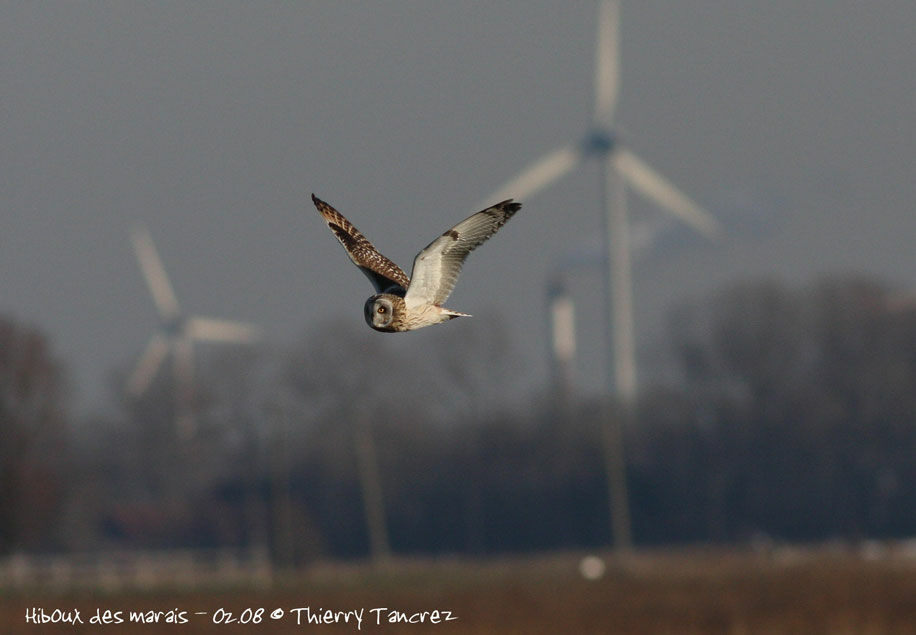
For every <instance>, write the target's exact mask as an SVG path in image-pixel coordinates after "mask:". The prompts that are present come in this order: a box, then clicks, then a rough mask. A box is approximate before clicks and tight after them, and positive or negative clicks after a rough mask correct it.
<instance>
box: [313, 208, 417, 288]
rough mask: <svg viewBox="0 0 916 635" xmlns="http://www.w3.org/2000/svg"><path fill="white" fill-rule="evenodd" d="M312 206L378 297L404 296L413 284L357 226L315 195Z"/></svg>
mask: <svg viewBox="0 0 916 635" xmlns="http://www.w3.org/2000/svg"><path fill="white" fill-rule="evenodd" d="M312 202H313V203H315V207H316V208H318V213H319V214H321V216H322V217H323V218H324V220H325V222H327V224H328V227H330V228H331V231H332V232H334V235H335V236H337V240H339V241H340V244H341V245H343V246H344V249H346V250H347V254H348V255H349V256H350V260H352V261H353V264H355V265H356V266H357V267H359V270H360V271H362V272H363V273H364V274H366V277H367V278H369V281H370V282H371V283H372V286H373V287H375V290H376V292H377V293H384V292H386V291H392V287H394V291H395V292H400V293H403V292H404V290H405V289H406V288H407V285H408V284H410V278H408V277H407V274H406V273H404V271H403V270H402V269H401V268H400V267H398V266H397V265H396V264H394V263H393V262H391V261H390V260H388V258H386V257H385V256H383V255H382V254H380V253H379V251H378V250H377V249H376V248H375V247H373V246H372V243H370V242H369V240H368V239H367V238H366V237H365V236H363V235H362V234H361V233H360V231H359V230H358V229H356V227H354V226H353V223H351V222H350V221H348V220H347V219H346V218H344V215H343V214H341V213H340V212H338V211H337V210H336V209H334V208H333V207H331V206H330V205H328V204H327V203H325V202H324V201H322V200H321V199H320V198H318V197H317V196H315V195H314V194H312Z"/></svg>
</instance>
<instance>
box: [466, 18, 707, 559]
mask: <svg viewBox="0 0 916 635" xmlns="http://www.w3.org/2000/svg"><path fill="white" fill-rule="evenodd" d="M619 21H620V2H619V0H601V1H600V4H599V7H598V37H597V44H596V52H595V76H594V91H595V95H594V96H595V101H594V111H593V113H592V123H591V127H590V128H589V130H588V131H587V133H586V135H585V138H584V139H582V140H581V141H579V142H574V143H570V144H568V145H564V146H562V147H560V148H558V149H556V150H553V151H552V152H549V153H547V154H546V155H544V156H543V157H542V158H540V159H538V160H537V161H535V162H533V163H532V164H530V165H529V166H528V167H527V168H525V169H524V170H522V172H520V173H519V174H518V175H517V176H516V177H515V178H513V179H512V180H510V181H509V182H508V183H506V184H505V185H504V186H503V187H502V188H500V189H499V190H498V191H497V192H496V193H494V194H493V195H492V196H490V197H489V198H488V199H487V201H499V200H503V199H505V198H515V199H516V200H522V201H527V200H529V199H530V198H531V197H532V196H534V195H535V194H536V193H537V192H539V191H541V190H542V189H544V188H546V187H547V186H549V185H551V184H552V183H554V182H555V181H557V180H558V179H560V178H561V177H563V176H565V175H566V174H568V173H569V172H571V171H572V170H573V169H575V168H577V167H578V166H580V165H581V164H582V163H584V162H585V161H586V160H588V159H592V158H594V159H596V160H597V161H598V162H599V163H600V165H601V174H602V178H601V198H602V202H603V208H604V218H605V230H606V233H607V263H608V267H607V271H606V284H607V288H608V292H607V299H608V308H607V312H608V314H607V322H608V329H609V336H608V346H609V350H608V367H609V368H613V373H612V374H613V377H614V384H615V391H616V394H617V396H618V399H619V400H620V403H621V405H622V407H623V411H624V412H625V413H626V414H625V415H624V417H630V416H632V407H633V405H634V403H635V399H636V345H635V336H634V325H633V288H632V285H633V282H632V274H631V255H630V242H629V238H630V228H629V217H628V213H627V204H626V186H628V185H629V186H630V187H632V188H633V189H634V190H636V191H637V192H639V193H640V194H642V195H643V196H645V197H647V198H649V199H650V200H652V201H654V202H655V203H656V204H657V205H659V206H660V207H662V208H663V209H665V210H667V211H668V212H669V213H671V214H673V215H674V216H676V217H678V218H680V219H681V220H682V221H683V222H685V223H687V224H688V225H690V226H692V227H693V228H694V229H696V230H697V231H699V232H700V233H702V234H705V235H706V236H709V237H712V236H715V235H716V234H717V233H718V232H719V231H720V227H719V223H718V221H716V219H715V218H714V217H713V216H712V215H710V214H709V213H708V212H707V211H705V210H704V209H702V208H701V207H700V206H699V205H697V204H696V203H694V202H693V201H691V200H690V199H689V198H688V197H687V196H686V195H685V194H683V193H682V192H681V191H680V190H678V189H677V188H676V187H675V186H674V185H672V184H671V183H670V182H669V181H668V180H667V179H665V178H664V177H663V176H661V175H660V174H659V173H658V172H656V171H655V170H654V169H652V168H651V167H650V166H649V165H648V164H646V163H645V162H644V161H643V160H642V159H640V158H639V157H637V156H636V155H635V154H634V153H633V152H632V151H630V150H629V149H628V148H626V147H624V145H623V144H622V142H621V141H620V139H619V137H618V136H617V134H616V133H615V131H614V125H613V124H614V110H615V108H616V106H617V96H618V88H619V84H620V62H619V37H618V35H619ZM487 204H489V203H487ZM485 206H486V205H484V207H485ZM477 208H479V206H478V207H475V209H477ZM609 374H611V373H609ZM606 428H607V430H606V432H607V434H606V439H605V441H606V448H605V449H606V454H607V462H608V478H609V489H610V498H611V514H612V523H613V532H614V540H615V543H616V544H617V545H618V546H620V547H621V548H623V549H626V548H628V547H629V546H630V542H631V538H630V529H629V505H628V502H627V500H626V499H627V494H626V479H625V475H624V469H623V449H622V442H621V439H620V434H621V422H620V421H619V420H618V419H614V420H613V421H610V420H609V423H608V425H607V426H606Z"/></svg>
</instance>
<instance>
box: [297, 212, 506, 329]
mask: <svg viewBox="0 0 916 635" xmlns="http://www.w3.org/2000/svg"><path fill="white" fill-rule="evenodd" d="M312 201H313V202H314V203H315V207H316V208H317V209H318V212H319V213H320V214H321V215H322V217H324V219H325V221H326V222H327V224H328V227H330V229H331V231H333V232H334V235H335V236H336V237H337V239H338V240H339V241H340V243H341V244H342V245H343V246H344V249H346V250H347V254H348V255H349V256H350V260H352V261H353V263H354V264H355V265H356V266H357V267H359V268H360V270H361V271H362V272H363V273H364V274H366V277H368V278H369V281H370V282H371V283H372V285H373V286H374V287H375V290H376V291H377V293H376V294H375V295H373V296H371V297H370V298H369V299H368V300H366V304H365V306H364V309H363V310H364V313H365V317H366V323H367V324H368V325H369V326H371V327H372V328H373V329H375V330H376V331H383V332H387V333H396V332H402V331H413V330H416V329H419V328H422V327H424V326H431V325H433V324H439V323H440V322H446V321H448V320H451V319H452V318H456V317H470V316H469V314H467V313H461V312H459V311H453V310H452V309H447V308H445V307H443V306H442V303H443V302H445V300H446V299H447V298H448V296H449V295H450V294H451V292H452V289H454V288H455V282H456V281H457V280H458V274H459V273H460V272H461V265H462V264H464V260H465V258H467V255H468V254H469V253H470V252H471V251H473V250H474V249H476V248H477V247H479V246H480V245H481V244H483V243H484V242H485V241H486V240H487V239H488V238H489V237H490V236H492V235H493V234H495V233H496V232H497V230H499V228H500V227H502V226H503V225H504V224H505V223H506V221H507V220H509V219H510V218H511V217H512V215H513V214H515V212H517V211H518V210H519V208H521V204H519V203H513V202H512V200H511V199H509V200H507V201H503V202H502V203H498V204H496V205H494V206H493V207H490V208H487V209H485V210H483V211H482V212H477V213H476V214H473V215H472V216H470V217H468V218H466V219H465V220H463V221H461V222H460V223H458V224H457V225H455V226H454V227H453V228H451V229H450V230H448V231H447V232H445V233H444V234H442V235H441V236H439V237H438V238H436V239H435V240H434V241H433V242H431V243H430V244H429V245H427V246H426V247H425V248H424V249H423V250H422V251H421V252H420V253H419V254H417V257H416V258H415V259H414V264H413V272H412V276H413V279H412V280H411V279H410V278H408V277H407V274H405V273H404V271H403V270H402V269H401V268H400V267H398V266H397V265H396V264H394V263H393V262H392V261H391V260H389V259H388V258H386V257H385V256H383V255H382V254H381V253H379V251H378V250H377V249H375V247H373V246H372V243H370V242H369V241H368V240H367V239H366V237H365V236H363V235H362V234H361V233H360V232H359V230H358V229H356V227H354V226H353V224H352V223H350V221H348V220H347V219H346V218H345V217H344V216H343V214H341V213H340V212H338V211H337V210H336V209H334V208H333V207H331V206H330V205H328V204H327V203H325V202H324V201H322V200H320V199H319V198H318V197H316V196H315V195H314V194H312Z"/></svg>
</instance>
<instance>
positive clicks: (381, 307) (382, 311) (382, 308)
mask: <svg viewBox="0 0 916 635" xmlns="http://www.w3.org/2000/svg"><path fill="white" fill-rule="evenodd" d="M377 310H378V312H379V313H384V312H385V307H383V306H380V307H379V308H378V309H377Z"/></svg>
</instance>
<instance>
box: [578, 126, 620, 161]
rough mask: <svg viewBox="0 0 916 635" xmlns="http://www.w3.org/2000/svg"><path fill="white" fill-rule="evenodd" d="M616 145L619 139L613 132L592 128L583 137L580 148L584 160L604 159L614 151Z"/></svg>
mask: <svg viewBox="0 0 916 635" xmlns="http://www.w3.org/2000/svg"><path fill="white" fill-rule="evenodd" d="M618 143H619V137H618V135H617V133H616V132H614V131H613V130H605V129H603V128H594V129H592V130H591V131H590V132H589V133H588V134H587V135H585V138H584V139H583V140H582V144H581V145H580V148H581V152H582V156H583V157H585V158H591V157H606V156H607V155H609V154H611V153H612V152H614V150H616V148H617V145H618Z"/></svg>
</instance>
